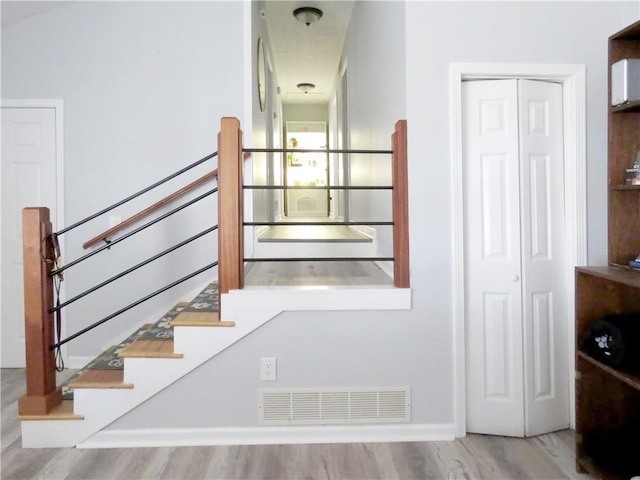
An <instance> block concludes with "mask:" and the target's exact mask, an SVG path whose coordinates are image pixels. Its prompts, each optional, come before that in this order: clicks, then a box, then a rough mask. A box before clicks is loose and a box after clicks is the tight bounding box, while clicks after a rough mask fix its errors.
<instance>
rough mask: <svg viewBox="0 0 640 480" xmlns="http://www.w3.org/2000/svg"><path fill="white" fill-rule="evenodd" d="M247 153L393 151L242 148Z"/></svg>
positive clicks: (377, 152)
mask: <svg viewBox="0 0 640 480" xmlns="http://www.w3.org/2000/svg"><path fill="white" fill-rule="evenodd" d="M242 151H243V152H247V153H356V154H363V153H372V154H383V155H391V154H392V153H393V150H344V149H340V148H319V149H314V148H243V149H242Z"/></svg>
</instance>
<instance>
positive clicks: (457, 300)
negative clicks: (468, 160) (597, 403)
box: [449, 63, 587, 437]
mask: <svg viewBox="0 0 640 480" xmlns="http://www.w3.org/2000/svg"><path fill="white" fill-rule="evenodd" d="M449 73H450V76H449V92H450V115H449V118H450V122H451V123H450V129H451V147H450V148H451V158H452V162H453V175H452V183H453V184H452V195H453V198H452V201H453V212H454V215H453V232H452V233H453V243H454V265H453V292H454V303H453V317H454V336H453V341H454V345H453V351H454V371H455V383H454V424H455V429H456V436H458V437H463V436H465V435H466V395H465V388H466V384H465V323H464V320H465V319H464V311H465V305H464V228H463V213H464V208H463V205H464V204H463V186H462V183H461V182H462V89H461V84H462V80H463V79H465V80H466V79H480V78H482V79H488V78H514V77H518V78H528V79H538V80H551V81H557V82H561V83H562V84H563V102H564V106H563V110H564V119H563V120H564V127H565V132H564V149H565V200H566V202H565V218H566V228H567V246H566V247H567V253H568V255H567V260H566V261H567V265H566V267H567V268H566V271H567V276H566V278H565V283H566V288H567V292H573V291H574V277H573V270H574V267H575V266H577V265H586V262H587V233H586V138H585V132H586V113H585V112H586V108H585V102H586V90H585V76H586V69H585V66H584V65H555V64H547V65H534V64H485V63H482V64H476V63H452V64H451V66H450V72H449ZM568 297H569V298H570V299H573V298H574V297H575V296H574V295H570V294H569V295H568ZM567 318H568V330H567V334H568V338H567V351H568V354H569V373H570V374H569V379H572V378H573V374H571V372H573V370H574V369H575V368H574V349H575V347H574V341H573V336H574V328H575V327H574V322H573V318H575V304H574V302H573V301H570V302H569V305H568V309H567ZM569 399H570V401H569V408H570V412H569V415H570V423H571V426H572V427H575V407H574V403H575V402H574V399H575V387H574V384H573V382H572V381H571V380H570V382H569Z"/></svg>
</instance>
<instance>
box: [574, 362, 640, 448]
mask: <svg viewBox="0 0 640 480" xmlns="http://www.w3.org/2000/svg"><path fill="white" fill-rule="evenodd" d="M578 357H580V358H582V359H583V360H586V361H587V362H589V363H591V364H592V365H595V366H596V367H598V368H599V369H601V370H603V371H604V372H606V373H608V374H609V375H611V376H613V377H615V378H617V379H618V380H620V381H621V382H624V383H626V384H627V385H629V386H630V387H631V388H635V389H636V390H639V391H640V376H639V375H634V374H631V373H626V372H622V371H620V370H617V369H615V368H613V367H611V366H609V365H607V364H605V363H602V362H600V361H598V360H596V359H595V358H593V357H591V356H590V355H588V354H586V353H585V352H582V351H580V350H578ZM639 442H640V440H639Z"/></svg>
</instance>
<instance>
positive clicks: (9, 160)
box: [0, 106, 57, 368]
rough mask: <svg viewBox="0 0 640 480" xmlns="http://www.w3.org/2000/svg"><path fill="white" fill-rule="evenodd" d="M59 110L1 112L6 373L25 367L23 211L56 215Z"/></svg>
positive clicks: (4, 109)
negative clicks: (41, 209) (45, 209)
mask: <svg viewBox="0 0 640 480" xmlns="http://www.w3.org/2000/svg"><path fill="white" fill-rule="evenodd" d="M56 177H57V165H56V109H55V108H13V107H4V106H3V107H2V199H1V201H2V206H1V211H2V244H1V248H0V251H1V257H2V258H1V260H0V263H1V264H2V283H1V288H0V289H1V292H2V296H1V298H2V300H1V302H2V304H1V306H0V314H1V315H2V317H1V319H0V322H1V325H2V330H1V333H2V335H1V336H2V355H1V357H2V368H19V367H24V366H25V346H24V303H23V301H24V300H23V297H24V287H23V275H22V209H23V208H24V207H38V206H46V207H49V208H50V210H51V219H52V222H53V224H54V226H55V220H56V219H55V215H56V210H57V205H56V198H57V185H56V183H57V178H56Z"/></svg>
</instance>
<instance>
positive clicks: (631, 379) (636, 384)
mask: <svg viewBox="0 0 640 480" xmlns="http://www.w3.org/2000/svg"><path fill="white" fill-rule="evenodd" d="M578 357H580V358H583V359H584V360H586V361H587V362H590V363H591V364H593V365H595V366H596V367H598V368H600V369H601V370H603V371H604V372H605V373H607V374H609V375H611V376H613V377H615V378H617V379H618V380H620V381H621V382H624V383H626V384H627V385H629V386H630V387H631V388H635V389H636V390H639V391H640V376H639V375H633V374H630V373H625V372H621V371H620V370H616V369H615V368H613V367H610V366H609V365H606V364H604V363H602V362H599V361H598V360H596V359H595V358H593V357H591V356H589V355H588V354H586V353H584V352H581V351H578Z"/></svg>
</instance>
